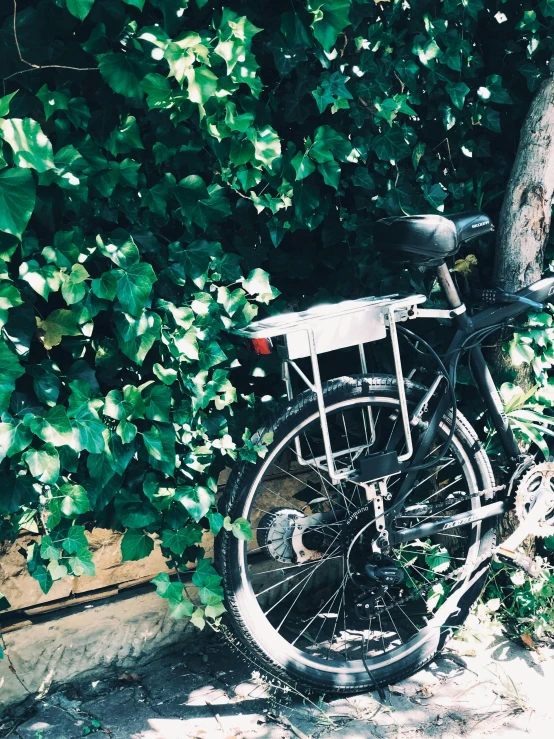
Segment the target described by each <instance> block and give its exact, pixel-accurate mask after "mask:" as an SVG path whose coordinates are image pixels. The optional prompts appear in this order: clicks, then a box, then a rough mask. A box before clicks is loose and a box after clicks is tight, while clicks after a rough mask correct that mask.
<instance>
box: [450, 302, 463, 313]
mask: <svg viewBox="0 0 554 739" xmlns="http://www.w3.org/2000/svg"><path fill="white" fill-rule="evenodd" d="M465 312H466V306H465V303H462V304H461V305H459V306H458V307H457V308H452V310H451V311H450V313H451V314H452V315H454V316H461V315H462V313H465Z"/></svg>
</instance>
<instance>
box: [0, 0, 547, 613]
mask: <svg viewBox="0 0 554 739" xmlns="http://www.w3.org/2000/svg"><path fill="white" fill-rule="evenodd" d="M412 5H413V7H407V6H406V4H405V3H402V2H400V0H393V1H391V2H388V3H381V4H376V3H374V2H373V0H371V1H367V0H309V1H307V2H306V3H297V4H296V5H294V6H291V5H290V3H287V4H282V3H275V2H267V1H263V2H251V1H250V0H246V2H245V1H244V0H243V2H240V3H239V2H238V1H237V0H232V1H230V2H228V3H226V4H225V5H222V4H219V3H216V4H215V5H213V4H212V5H208V4H207V3H206V2H204V1H200V0H195V1H194V2H190V3H188V2H187V0H66V1H64V2H62V1H61V0H60V1H58V0H44V2H41V3H38V4H36V3H35V4H30V5H28V7H27V6H26V7H25V8H19V9H18V14H17V17H16V23H15V29H16V33H17V40H18V42H19V48H20V50H21V56H22V57H23V59H26V60H27V61H28V62H31V63H32V64H34V65H37V66H36V67H30V66H29V65H28V64H26V63H25V62H23V61H21V57H20V54H19V53H18V48H17V46H16V44H15V39H14V34H13V28H14V17H13V9H12V6H11V4H9V3H8V4H5V5H4V6H3V7H2V10H1V11H0V24H1V27H2V31H3V33H2V34H0V46H1V49H2V74H3V75H4V86H5V95H4V96H3V97H2V98H0V258H1V259H0V328H1V329H2V337H0V413H1V414H2V418H1V419H0V461H1V464H2V467H3V474H4V485H3V487H2V492H1V493H0V513H1V514H2V515H3V516H4V518H5V522H4V529H3V530H5V531H6V532H7V533H6V535H7V536H9V537H11V538H15V536H17V534H18V533H19V531H20V530H21V529H23V528H25V529H26V530H28V531H31V532H33V533H37V532H38V533H39V534H40V536H41V537H42V538H41V540H40V541H38V542H37V543H36V544H35V545H31V546H30V547H29V550H28V566H29V571H30V572H31V574H32V576H33V577H35V579H37V581H38V582H39V583H40V584H41V587H42V588H43V589H44V590H45V591H47V590H48V588H49V587H51V585H52V583H53V582H54V581H55V580H57V579H59V578H60V577H62V576H64V575H65V573H67V574H69V575H81V574H91V573H92V572H93V565H92V560H91V556H90V552H89V550H88V548H87V546H86V543H85V540H86V533H85V532H86V531H87V530H90V529H91V528H92V527H93V526H94V525H96V524H97V525H102V526H107V527H111V528H113V529H115V530H119V531H123V532H124V536H123V540H122V556H123V558H124V559H126V560H135V559H139V558H141V557H144V556H147V555H148V554H149V553H150V552H151V551H152V549H153V547H154V542H155V540H156V538H158V539H159V540H160V542H161V547H162V552H163V553H164V554H165V555H166V557H167V558H168V561H169V562H170V563H171V565H172V566H173V567H175V568H177V569H178V570H185V569H186V567H187V563H189V562H191V561H195V560H199V564H198V569H197V572H196V574H195V576H194V577H195V578H196V580H194V582H195V585H197V586H198V587H199V592H200V598H201V602H202V606H201V607H200V608H196V609H193V610H191V608H192V606H191V605H190V603H189V601H188V600H187V597H186V592H185V591H184V589H183V587H182V586H181V585H180V583H178V584H175V583H171V584H170V585H169V584H168V583H166V582H165V580H164V578H163V576H160V577H161V578H162V579H161V580H160V583H161V584H160V583H159V584H158V588H159V590H163V589H164V588H166V591H167V592H168V593H169V595H165V596H164V597H167V599H168V601H169V604H170V608H171V609H172V614H173V615H177V616H183V615H187V616H191V617H192V620H193V621H194V622H195V623H196V624H197V625H199V626H202V625H203V624H204V621H205V619H206V618H208V619H212V620H213V619H217V618H219V616H220V614H221V609H222V606H221V593H222V591H221V586H220V582H219V581H218V580H217V577H218V576H217V574H216V573H215V571H214V570H213V568H212V567H211V564H210V563H209V562H207V561H206V560H204V559H203V554H204V552H203V549H202V547H201V533H202V531H203V530H207V529H210V530H211V531H212V532H213V533H216V532H218V531H220V530H221V528H222V527H225V528H229V527H231V530H232V531H233V533H234V535H236V536H237V537H239V538H240V539H243V540H245V541H247V540H249V539H250V538H251V532H250V530H249V527H248V526H247V523H246V522H245V521H242V520H241V519H239V520H238V521H235V522H232V521H229V520H228V519H227V518H225V516H224V515H222V514H221V513H219V512H218V511H217V510H216V507H215V503H214V501H215V497H214V495H215V492H216V484H217V479H218V475H219V473H220V472H221V470H222V469H223V468H224V467H225V466H226V465H227V464H228V463H229V462H232V461H233V460H235V459H237V458H241V459H246V460H248V461H251V462H254V461H256V459H257V458H258V457H259V456H263V455H264V454H265V450H266V445H267V444H268V443H270V441H271V439H270V437H268V438H264V439H262V440H260V439H257V438H256V437H254V439H252V437H251V433H250V431H249V430H248V427H253V426H254V425H255V419H254V416H253V412H252V410H251V409H252V405H253V401H254V397H255V393H256V392H259V393H260V394H262V395H263V394H264V392H265V391H264V386H263V382H262V381H260V382H258V380H257V379H254V377H253V375H252V374H250V368H249V367H248V361H249V360H248V359H247V358H246V357H245V356H244V354H243V353H242V351H241V350H240V348H237V347H236V345H235V344H233V342H231V341H230V340H229V337H228V335H227V334H226V333H225V332H226V330H227V329H229V328H232V327H234V326H235V327H243V326H245V325H246V324H247V323H248V322H249V321H251V320H252V319H253V318H255V316H256V315H257V313H258V309H259V307H260V306H261V307H262V308H263V310H267V308H266V306H267V305H268V304H270V303H271V302H272V301H273V300H274V299H275V298H278V296H279V290H280V291H281V292H282V293H283V296H284V298H281V303H280V306H279V305H277V306H270V310H271V311H273V310H277V309H278V308H279V307H283V306H284V304H285V300H286V299H289V298H293V299H294V301H295V302H296V303H297V302H298V300H299V296H302V295H307V296H310V299H314V300H318V299H328V298H329V297H330V296H333V297H356V296H357V295H361V294H367V293H370V292H372V291H378V292H381V293H382V292H387V291H389V292H390V291H393V290H397V289H398V288H399V286H400V283H402V282H403V281H404V284H405V286H406V287H409V282H408V276H407V274H403V275H402V276H401V277H399V275H398V274H392V273H391V272H387V271H385V270H384V269H383V268H382V266H380V264H379V262H378V261H377V260H376V252H375V250H374V249H373V248H372V238H373V237H372V223H373V221H374V219H375V218H376V217H378V216H384V215H396V214H401V213H418V212H424V211H431V212H436V211H442V210H447V211H460V210H463V209H464V208H470V207H480V208H485V209H486V210H487V211H490V212H491V214H492V215H493V216H494V214H495V212H496V211H497V210H498V208H499V206H500V202H501V197H502V193H503V188H504V185H505V182H506V179H507V175H508V172H509V169H510V166H511V161H512V159H513V155H514V150H515V146H516V144H517V138H518V133H519V128H520V123H521V121H522V119H523V116H524V115H525V112H526V110H527V107H528V103H529V100H530V98H531V96H532V94H533V93H534V91H535V90H536V89H537V87H538V85H539V84H540V81H541V79H542V78H543V77H544V76H546V73H547V64H546V61H547V60H548V58H549V57H550V55H551V52H552V38H551V22H550V20H549V18H550V17H551V16H552V14H553V12H554V11H552V8H551V4H550V3H548V2H542V3H539V4H538V6H537V7H536V8H534V9H533V10H531V8H530V7H524V5H522V4H521V3H520V2H519V1H518V2H516V1H515V0H507V1H505V2H501V0H467V1H466V0H463V1H461V0H448V2H445V3H443V4H442V5H439V6H437V4H436V3H431V2H430V1H427V0H423V1H422V2H418V3H413V4H412ZM68 60H70V62H69V63H70V65H71V66H70V67H64V64H67V63H68ZM41 66H42V67H43V68H38V67H41ZM75 67H77V68H78V69H75ZM307 232H311V233H309V234H308V233H307ZM268 274H271V275H272V280H273V282H274V283H275V284H277V285H278V286H279V290H277V289H276V288H275V287H273V286H272V285H271V284H270V281H269V278H268ZM524 339H525V337H524V336H523V334H520V336H519V338H518V339H517V341H518V342H519V344H517V348H516V349H514V352H515V353H516V354H517V357H519V358H522V361H525V359H526V357H527V361H530V360H529V358H528V357H529V356H530V355H529V352H528V350H527V349H525V348H522V347H525V346H526V345H527V344H528V343H529V342H527V341H526V340H524ZM543 355H546V352H543V353H542V354H541V356H543ZM541 361H542V360H541ZM241 367H242V369H241ZM541 384H542V386H543V387H544V388H545V390H544V392H545V394H546V392H547V389H548V388H547V384H546V383H544V382H542V381H541ZM421 556H424V557H431V556H432V557H433V558H434V559H432V567H431V569H433V571H435V570H437V571H438V569H437V568H440V567H442V566H443V565H444V562H443V561H442V559H441V557H442V554H441V553H440V552H438V553H437V552H435V553H429V552H428V553H426V554H425V555H423V554H422V555H421ZM428 564H429V563H428ZM166 585H167V587H166ZM174 585H176V587H173V586H174ZM169 588H171V589H169ZM179 588H181V589H179ZM164 592H165V591H164ZM162 595H163V593H162ZM436 596H437V598H436V599H437V602H439V600H440V597H442V596H441V594H440V593H438V594H436Z"/></svg>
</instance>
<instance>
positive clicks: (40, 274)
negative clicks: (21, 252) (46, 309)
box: [19, 259, 62, 300]
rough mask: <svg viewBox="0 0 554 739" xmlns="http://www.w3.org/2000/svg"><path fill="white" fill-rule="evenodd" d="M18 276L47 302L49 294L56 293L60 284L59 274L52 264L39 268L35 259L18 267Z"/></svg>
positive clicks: (60, 276) (60, 277)
mask: <svg viewBox="0 0 554 739" xmlns="http://www.w3.org/2000/svg"><path fill="white" fill-rule="evenodd" d="M19 276H20V277H21V279H23V280H25V282H27V283H28V284H29V285H30V286H31V287H32V288H33V290H34V291H35V292H36V293H38V294H39V295H40V296H41V297H42V298H44V299H45V300H48V296H49V295H50V293H53V292H57V291H58V290H59V289H60V286H61V284H62V275H61V272H60V271H59V270H58V269H57V268H56V267H55V266H54V265H53V264H46V265H45V266H44V267H40V265H39V263H38V262H37V261H36V260H35V259H29V261H28V262H22V264H20V265H19Z"/></svg>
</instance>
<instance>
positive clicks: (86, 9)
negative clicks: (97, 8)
mask: <svg viewBox="0 0 554 739" xmlns="http://www.w3.org/2000/svg"><path fill="white" fill-rule="evenodd" d="M93 5H94V0H67V9H68V10H69V12H70V13H71V15H74V16H75V18H78V19H79V20H80V21H84V20H85V18H86V17H87V15H88V14H89V13H90V11H91V10H92V6H93Z"/></svg>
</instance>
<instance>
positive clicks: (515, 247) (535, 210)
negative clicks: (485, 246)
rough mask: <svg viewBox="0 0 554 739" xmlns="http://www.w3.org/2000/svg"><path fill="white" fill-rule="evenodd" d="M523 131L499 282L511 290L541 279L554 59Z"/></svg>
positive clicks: (553, 121)
mask: <svg viewBox="0 0 554 739" xmlns="http://www.w3.org/2000/svg"><path fill="white" fill-rule="evenodd" d="M549 66H550V77H549V78H548V79H546V80H545V81H544V82H543V83H542V85H541V86H540V88H539V90H538V92H537V94H536V95H535V97H534V99H533V102H532V103H531V107H530V108H529V112H528V113H527V117H526V119H525V121H524V123H523V127H522V129H521V136H520V140H519V147H518V150H517V154H516V158H515V162H514V166H513V168H512V172H511V175H510V179H509V181H508V187H507V188H506V193H505V195H504V202H503V203H502V210H501V213H500V223H499V227H498V238H497V246H496V258H495V265H494V282H495V284H496V285H498V286H500V287H503V288H504V289H505V290H508V291H515V290H519V289H520V288H522V287H525V286H526V285H529V284H530V283H532V282H534V281H535V280H538V279H540V277H541V273H542V267H543V255H544V247H545V244H546V240H547V238H548V233H549V230H550V220H551V213H552V196H553V193H554V59H553V60H551V61H550V65H549Z"/></svg>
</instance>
